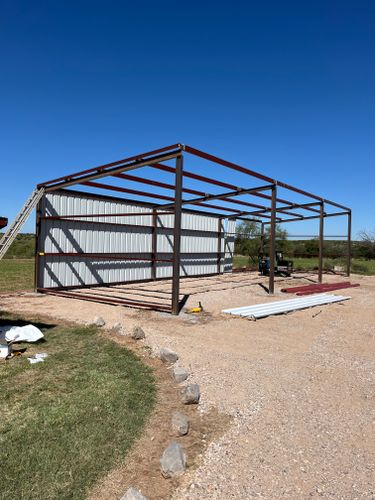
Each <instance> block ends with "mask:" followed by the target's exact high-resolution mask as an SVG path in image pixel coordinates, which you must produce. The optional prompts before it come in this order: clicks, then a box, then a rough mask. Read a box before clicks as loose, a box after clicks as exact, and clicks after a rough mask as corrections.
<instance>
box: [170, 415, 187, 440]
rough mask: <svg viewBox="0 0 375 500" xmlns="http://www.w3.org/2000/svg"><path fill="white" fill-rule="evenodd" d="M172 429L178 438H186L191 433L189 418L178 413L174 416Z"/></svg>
mask: <svg viewBox="0 0 375 500" xmlns="http://www.w3.org/2000/svg"><path fill="white" fill-rule="evenodd" d="M172 429H173V432H175V433H176V435H177V436H185V435H186V434H187V433H188V432H189V420H188V418H187V416H186V415H184V414H183V413H181V412H179V411H176V412H175V413H174V414H173V415H172Z"/></svg>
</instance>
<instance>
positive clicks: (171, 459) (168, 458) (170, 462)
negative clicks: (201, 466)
mask: <svg viewBox="0 0 375 500" xmlns="http://www.w3.org/2000/svg"><path fill="white" fill-rule="evenodd" d="M160 467H161V473H162V474H163V476H164V477H167V478H169V477H173V476H178V475H180V474H183V473H184V472H185V469H186V455H185V453H184V450H183V449H182V447H181V445H180V444H179V443H176V441H172V442H171V444H170V445H169V446H168V448H166V449H165V450H164V453H163V456H162V457H161V460H160Z"/></svg>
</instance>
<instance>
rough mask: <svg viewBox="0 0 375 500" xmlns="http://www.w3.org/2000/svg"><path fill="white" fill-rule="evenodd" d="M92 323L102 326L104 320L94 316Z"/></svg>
mask: <svg viewBox="0 0 375 500" xmlns="http://www.w3.org/2000/svg"><path fill="white" fill-rule="evenodd" d="M92 324H93V325H95V326H104V325H105V321H104V319H103V318H102V317H101V316H96V317H95V318H94V321H93V323H92Z"/></svg>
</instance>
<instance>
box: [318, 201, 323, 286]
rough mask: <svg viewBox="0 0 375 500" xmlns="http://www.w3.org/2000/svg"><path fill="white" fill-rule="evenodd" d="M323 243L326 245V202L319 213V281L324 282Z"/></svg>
mask: <svg viewBox="0 0 375 500" xmlns="http://www.w3.org/2000/svg"><path fill="white" fill-rule="evenodd" d="M323 245H324V202H322V203H321V204H320V215H319V271H318V281H319V283H322V282H323Z"/></svg>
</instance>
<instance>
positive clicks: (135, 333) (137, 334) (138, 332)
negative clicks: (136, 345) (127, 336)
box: [131, 326, 146, 340]
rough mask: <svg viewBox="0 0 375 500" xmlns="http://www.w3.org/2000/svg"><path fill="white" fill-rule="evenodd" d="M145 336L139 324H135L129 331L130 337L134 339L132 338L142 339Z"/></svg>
mask: <svg viewBox="0 0 375 500" xmlns="http://www.w3.org/2000/svg"><path fill="white" fill-rule="evenodd" d="M145 337H146V334H145V332H144V331H143V330H142V328H141V327H140V326H135V327H134V328H133V329H132V333H131V338H132V339H134V340H142V339H144V338H145Z"/></svg>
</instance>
